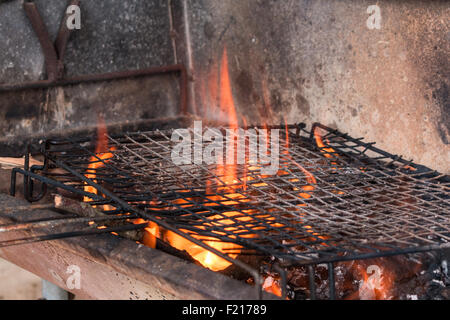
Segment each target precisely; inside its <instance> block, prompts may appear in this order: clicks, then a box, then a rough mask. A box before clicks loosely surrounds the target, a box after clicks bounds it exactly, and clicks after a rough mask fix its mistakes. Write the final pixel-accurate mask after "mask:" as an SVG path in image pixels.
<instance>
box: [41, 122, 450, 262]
mask: <svg viewBox="0 0 450 320" xmlns="http://www.w3.org/2000/svg"><path fill="white" fill-rule="evenodd" d="M273 128H278V129H281V130H280V132H281V134H280V152H279V170H278V172H277V173H276V174H275V175H263V174H262V173H261V169H262V166H261V165H258V164H249V163H248V161H247V162H245V163H244V164H234V165H226V164H223V165H220V164H219V165H217V164H211V165H207V164H205V163H200V164H193V163H191V164H182V165H176V164H174V162H173V161H172V159H171V153H172V151H173V147H174V145H175V142H174V141H172V139H171V135H172V132H173V131H172V130H165V131H152V132H135V133H127V134H123V135H121V136H108V137H107V138H108V139H107V145H108V150H103V151H102V152H101V153H99V152H98V150H95V147H96V143H95V141H91V140H90V139H85V140H77V141H68V140H65V141H55V140H53V141H48V142H47V144H46V148H45V150H44V154H45V156H46V159H47V160H46V166H45V169H44V170H43V171H42V172H40V174H42V175H45V176H46V177H48V178H51V179H54V180H57V181H59V182H62V183H64V185H66V186H68V187H70V190H71V191H74V192H78V193H79V194H80V195H83V196H84V197H90V198H92V199H91V200H90V201H91V204H92V205H94V206H97V207H100V208H103V210H104V211H105V212H107V213H108V214H123V213H128V212H130V211H131V210H132V211H133V213H137V214H138V215H140V216H141V217H142V218H144V219H150V220H152V221H155V222H157V223H159V224H161V225H162V226H163V227H164V226H168V225H169V226H171V227H172V228H174V229H176V230H177V233H178V235H180V236H183V235H185V236H187V237H188V238H189V237H190V239H192V238H194V239H197V240H199V241H200V242H202V243H203V244H204V245H205V246H206V247H212V248H217V246H215V245H214V244H215V243H218V242H221V243H230V244H233V245H229V246H226V245H225V246H221V249H220V251H221V252H223V253H224V254H225V255H227V256H228V257H231V258H234V257H236V255H237V254H261V255H271V256H274V257H277V258H279V259H284V261H288V262H290V263H292V264H310V263H319V262H333V261H340V260H354V259H359V258H364V257H377V256H385V255H392V254H399V253H408V252H418V251H425V250H432V249H439V248H443V247H448V246H449V241H450V212H449V179H448V176H446V175H442V174H439V173H438V172H436V171H433V170H430V169H428V168H426V167H423V166H419V165H415V164H413V163H411V162H409V161H406V160H403V159H401V158H400V157H397V156H393V155H391V154H389V153H386V152H384V151H382V150H380V149H377V148H376V147H374V145H373V144H370V143H364V142H363V141H362V139H353V138H351V137H349V136H348V135H346V134H342V133H340V132H338V131H335V130H331V129H329V128H327V127H325V126H322V125H320V124H315V125H314V126H313V128H312V129H311V130H310V131H308V130H305V129H304V126H303V125H290V126H287V127H284V126H279V127H273ZM215 129H216V130H219V131H221V132H225V131H226V128H215ZM205 130H206V128H205ZM255 132H256V134H258V133H261V132H263V131H258V130H256V131H255ZM189 133H190V134H191V136H192V137H193V138H194V137H195V135H196V134H198V132H197V133H196V132H195V131H194V130H193V129H189ZM225 140H226V143H225V145H227V144H231V143H232V144H235V143H236V141H235V140H231V139H228V140H227V138H226V139H225ZM268 140H269V139H268ZM245 141H246V142H247V144H246V147H247V148H246V154H247V158H248V152H249V149H250V146H251V144H252V143H255V141H257V140H256V139H254V140H252V139H251V134H250V135H248V136H247V137H246V140H245ZM252 141H253V142H252ZM193 145H194V139H192V146H193ZM55 168H59V169H61V168H62V169H65V170H55ZM68 168H70V170H69V171H70V172H68V171H67V169H68ZM75 173H77V174H75ZM80 177H83V179H81V178H80ZM88 186H90V187H92V188H93V189H92V188H91V189H89V188H88ZM99 186H101V187H102V188H98V187H99ZM103 188H104V190H108V191H109V192H108V194H105V193H104V192H103V191H102V190H103ZM100 189H102V190H100ZM111 194H112V195H114V197H111V196H110V195H111ZM85 199H86V198H85ZM117 199H120V201H118V200H117ZM124 203H126V204H127V206H124ZM130 208H131V210H130ZM159 236H160V237H161V238H162V239H163V240H168V239H167V238H168V237H169V233H165V234H162V233H161V234H160V235H159Z"/></svg>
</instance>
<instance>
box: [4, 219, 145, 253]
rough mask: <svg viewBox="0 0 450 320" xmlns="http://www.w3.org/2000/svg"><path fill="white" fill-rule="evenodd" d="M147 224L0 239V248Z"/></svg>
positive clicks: (127, 229) (115, 230)
mask: <svg viewBox="0 0 450 320" xmlns="http://www.w3.org/2000/svg"><path fill="white" fill-rule="evenodd" d="M147 226H148V223H142V224H133V225H126V226H120V227H111V228H104V229H94V230H84V231H72V232H64V233H57V234H51V235H43V236H36V237H29V238H21V239H14V240H6V241H0V248H5V247H11V246H16V245H23V244H29V243H35V242H40V241H50V240H58V239H64V238H72V237H80V236H89V235H96V234H102V233H110V232H121V231H129V230H138V229H142V228H145V227H147Z"/></svg>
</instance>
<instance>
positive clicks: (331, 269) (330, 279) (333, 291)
mask: <svg viewBox="0 0 450 320" xmlns="http://www.w3.org/2000/svg"><path fill="white" fill-rule="evenodd" d="M328 285H329V288H330V300H336V288H335V283H334V265H333V263H332V262H330V263H328Z"/></svg>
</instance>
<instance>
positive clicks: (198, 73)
mask: <svg viewBox="0 0 450 320" xmlns="http://www.w3.org/2000/svg"><path fill="white" fill-rule="evenodd" d="M372 4H374V3H373V1H358V2H355V1H328V0H318V1H307V0H303V1H270V0H267V1H266V0H250V1H232V0H228V1H205V0H202V1H189V12H190V15H189V17H190V23H191V29H192V43H191V45H192V48H193V52H194V53H193V56H194V70H195V71H194V74H195V88H196V89H195V92H196V101H197V108H198V109H199V110H202V104H205V101H206V103H210V100H208V99H205V98H204V94H202V86H203V87H204V86H205V81H206V82H208V81H211V80H210V78H211V76H210V74H211V70H214V69H217V67H216V65H217V61H218V60H219V59H220V56H221V54H222V51H223V47H224V46H226V47H227V51H228V60H229V64H230V65H229V68H230V77H231V81H232V86H233V95H234V98H235V102H236V105H237V108H238V111H239V113H240V114H241V116H242V117H246V118H247V119H248V121H249V122H257V121H265V119H267V118H270V120H269V122H275V123H280V122H282V120H283V118H286V119H287V120H288V122H291V123H292V122H307V123H312V122H315V121H318V122H321V123H323V124H325V125H328V126H331V127H334V128H337V129H339V130H341V131H344V132H348V133H350V134H351V135H353V136H355V137H360V136H361V137H365V139H366V141H374V142H377V145H378V147H381V148H383V149H385V150H387V151H389V152H391V153H394V154H400V155H403V156H404V157H405V158H408V159H414V160H415V161H416V162H418V163H420V164H423V165H427V166H429V167H432V168H434V169H438V170H440V171H442V172H445V173H449V172H450V165H449V159H450V146H449V144H448V143H449V127H450V121H449V116H448V115H449V113H450V106H449V100H448V88H449V85H450V84H449V75H450V64H449V59H448V56H449V52H450V33H449V32H450V31H449V25H450V23H449V21H450V20H449V16H450V6H449V5H448V2H447V1H412V0H411V1H377V4H378V6H379V7H380V9H381V17H382V20H381V21H382V22H381V29H380V30H376V29H374V30H369V29H368V28H367V26H366V21H367V19H368V17H369V14H368V13H367V12H366V10H367V7H368V6H369V5H372ZM205 79H208V80H205ZM269 109H270V110H271V112H270V111H268V110H269Z"/></svg>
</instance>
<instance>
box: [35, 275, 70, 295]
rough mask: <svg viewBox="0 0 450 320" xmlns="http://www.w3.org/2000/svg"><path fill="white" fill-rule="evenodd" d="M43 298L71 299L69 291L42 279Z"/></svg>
mask: <svg viewBox="0 0 450 320" xmlns="http://www.w3.org/2000/svg"><path fill="white" fill-rule="evenodd" d="M42 298H44V299H45V300H69V292H67V291H66V290H64V289H61V288H60V287H58V286H57V285H55V284H53V283H51V282H49V281H47V280H44V279H42Z"/></svg>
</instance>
